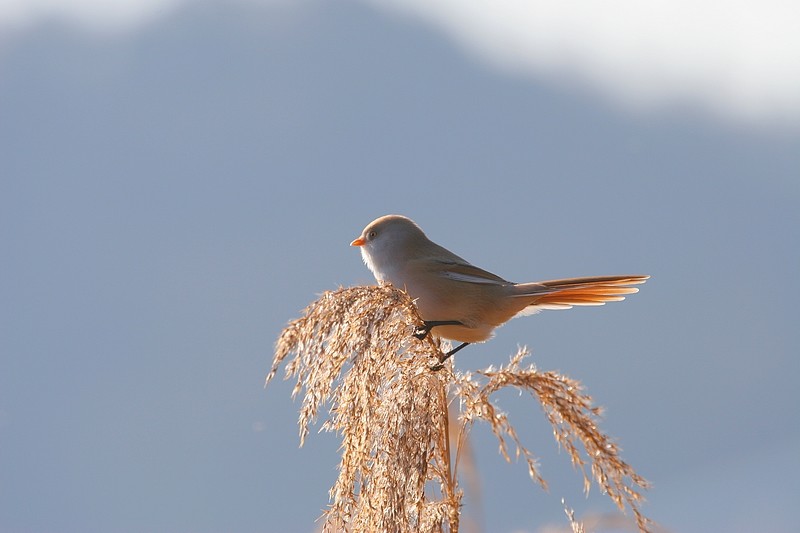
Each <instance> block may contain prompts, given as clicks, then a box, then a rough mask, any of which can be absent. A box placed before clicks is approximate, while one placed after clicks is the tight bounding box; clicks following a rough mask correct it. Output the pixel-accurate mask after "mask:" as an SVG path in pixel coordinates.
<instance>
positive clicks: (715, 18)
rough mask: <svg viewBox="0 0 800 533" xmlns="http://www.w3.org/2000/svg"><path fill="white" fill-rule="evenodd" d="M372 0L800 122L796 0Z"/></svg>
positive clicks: (104, 10)
mask: <svg viewBox="0 0 800 533" xmlns="http://www.w3.org/2000/svg"><path fill="white" fill-rule="evenodd" d="M183 1H184V0H0V29H2V28H3V27H8V26H23V25H26V24H28V23H30V22H31V21H34V20H36V19H38V18H39V17H42V16H51V17H52V16H54V17H60V18H66V19H68V20H72V21H75V22H79V23H82V24H84V25H87V26H89V27H94V28H96V29H119V28H130V27H134V26H135V25H136V24H138V23H141V22H143V21H147V20H149V19H150V18H151V17H154V16H158V15H160V14H163V13H165V12H168V11H169V10H171V9H173V8H174V7H175V6H176V5H178V4H180V3H182V2H183ZM242 1H244V0H242ZM250 1H253V2H259V1H261V2H269V1H272V2H274V1H275V0H250ZM367 1H368V2H369V3H370V4H372V5H376V6H380V7H384V8H390V9H391V10H392V11H393V12H395V13H397V12H400V13H405V14H411V15H414V16H416V17H419V18H421V19H423V20H426V21H429V22H430V23H432V24H434V25H435V26H438V27H440V28H442V30H443V31H446V32H447V33H449V34H450V35H452V36H453V37H454V38H455V39H456V40H457V41H458V42H460V43H462V44H463V45H465V46H466V47H467V48H468V49H469V50H470V51H472V52H473V53H475V54H477V55H479V56H481V57H482V58H484V59H485V60H487V61H489V62H491V63H492V64H494V65H498V66H501V67H503V68H508V69H513V70H515V71H519V72H524V73H530V74H532V75H535V76H539V77H562V78H567V79H572V80H578V81H581V82H583V83H584V84H586V85H588V86H590V87H594V88H598V89H600V90H602V91H604V92H605V93H607V94H608V95H609V96H610V97H612V98H614V99H615V100H618V101H620V102H622V103H623V104H625V105H628V106H633V107H637V108H659V107H663V106H666V105H670V104H672V103H680V104H689V105H694V106H698V107H700V108H702V109H708V110H711V111H713V112H717V113H720V114H723V115H725V116H728V117H734V118H744V119H749V120H765V121H777V122H787V123H792V124H797V123H800V30H798V28H800V2H798V1H797V0H749V1H745V0H727V1H725V2H720V1H717V0H605V1H587V0H584V1H575V0H367Z"/></svg>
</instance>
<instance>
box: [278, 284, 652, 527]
mask: <svg viewBox="0 0 800 533" xmlns="http://www.w3.org/2000/svg"><path fill="white" fill-rule="evenodd" d="M422 325H423V321H422V319H421V318H420V316H419V314H418V313H417V310H416V308H415V306H414V303H413V301H412V300H411V298H410V297H409V296H408V294H406V293H405V292H404V291H401V290H398V289H396V288H394V287H392V286H391V285H381V286H364V287H351V288H341V289H339V290H336V291H331V292H326V293H324V294H323V295H322V296H321V297H320V298H319V299H318V300H317V301H315V302H313V303H312V304H311V305H309V306H308V307H307V308H306V309H305V311H304V313H303V316H301V317H300V318H298V319H296V320H294V321H292V322H290V323H289V324H288V325H287V327H286V328H285V329H284V330H283V332H282V333H281V335H280V337H279V339H278V342H277V345H276V349H275V357H274V360H273V364H272V369H271V371H270V372H269V374H268V375H267V379H266V381H267V383H269V381H270V380H271V379H272V378H273V377H274V376H275V374H276V373H277V371H278V368H279V366H280V365H281V363H282V362H283V361H284V360H285V359H286V358H287V357H288V356H289V355H290V354H294V357H293V358H291V359H290V360H289V361H288V363H287V364H286V379H291V378H295V379H296V381H295V385H294V389H293V391H292V396H293V397H296V396H297V395H298V394H300V393H301V391H302V393H303V396H302V402H301V406H300V415H299V427H300V442H301V445H302V443H303V442H304V441H305V438H306V437H307V435H308V432H309V426H310V425H311V424H313V423H314V422H315V421H316V420H317V418H318V416H319V414H320V411H321V410H323V409H327V414H326V415H324V416H325V419H324V421H323V424H322V427H323V428H324V429H326V430H329V431H334V432H336V433H337V434H339V435H340V436H341V440H342V445H341V461H340V463H339V469H338V471H339V476H338V479H337V480H336V482H335V483H334V485H333V487H332V488H331V489H330V494H329V498H330V504H329V506H328V508H327V509H326V510H325V512H324V523H323V531H353V532H355V531H392V532H393V531H425V532H428V531H430V532H440V531H451V532H457V531H458V529H459V518H460V511H461V499H462V495H463V494H462V490H461V488H460V485H459V479H458V464H459V459H461V458H462V450H463V449H464V442H465V439H466V436H467V434H468V431H469V429H470V427H471V426H472V424H473V423H474V422H475V421H476V420H481V421H484V422H487V423H488V424H489V425H490V427H491V429H492V431H493V433H494V434H495V436H496V437H497V439H498V441H499V444H500V451H501V453H502V454H503V456H504V457H505V459H506V460H508V461H511V458H512V457H522V458H524V459H525V461H526V464H527V468H528V472H529V474H530V476H531V478H532V479H533V480H535V481H536V482H538V483H539V484H540V485H542V486H543V487H546V486H547V485H546V482H545V480H544V479H543V478H542V477H541V475H540V474H539V471H538V467H537V463H536V460H535V457H534V456H533V455H532V454H531V453H530V452H529V451H528V450H527V449H526V448H525V447H524V446H523V445H522V443H521V442H520V440H519V438H518V436H517V434H516V431H515V430H514V427H513V426H512V425H511V423H510V422H509V421H508V418H507V416H506V414H505V413H504V412H502V411H500V410H499V409H498V408H497V406H496V405H495V403H494V402H492V401H491V400H490V398H491V396H492V394H493V393H494V392H496V391H498V390H500V389H503V388H506V387H514V388H517V389H520V390H522V391H526V392H528V393H530V394H531V395H532V396H533V397H534V398H535V399H536V400H537V401H538V403H539V404H540V406H541V408H542V409H543V410H544V413H545V417H546V418H547V420H548V421H549V422H550V424H551V425H552V426H553V431H554V435H555V438H556V441H558V443H559V445H560V446H562V447H563V448H564V449H565V450H566V451H567V452H568V454H569V456H570V458H571V460H572V463H573V465H574V466H575V467H576V468H578V469H579V470H580V471H581V472H582V476H583V483H584V490H587V491H588V489H589V487H590V486H591V482H592V480H594V481H595V482H596V483H597V484H598V485H599V486H600V487H601V488H602V490H603V491H604V493H606V494H608V495H609V497H610V498H611V499H612V500H613V501H614V503H615V504H616V505H617V506H618V507H619V508H620V509H621V510H623V511H624V510H625V508H626V507H627V508H629V509H630V510H631V511H632V512H633V514H634V516H635V519H636V522H637V525H638V527H639V529H640V531H648V526H649V523H650V522H649V520H648V519H647V518H646V517H645V516H644V515H643V514H642V513H641V511H640V509H639V506H640V504H641V502H642V500H643V497H642V492H641V491H642V490H643V489H646V488H647V486H648V484H647V481H646V480H644V479H643V478H642V477H640V476H639V475H638V474H636V472H635V471H634V470H633V468H631V467H630V466H629V465H628V464H627V463H625V462H624V461H623V460H622V459H621V458H620V454H619V448H618V447H617V445H616V444H615V443H614V442H613V441H612V440H611V439H610V438H609V437H608V436H606V435H605V434H603V433H602V432H600V430H599V429H598V422H599V420H598V419H599V416H600V409H599V408H598V407H596V406H594V405H593V404H592V400H591V398H590V397H589V396H588V395H587V394H586V393H585V391H584V390H583V387H582V385H581V384H580V383H579V382H578V381H575V380H573V379H570V378H567V377H566V376H562V375H560V374H558V373H555V372H542V371H539V370H537V369H536V368H535V367H534V366H532V365H529V366H527V367H523V366H522V362H523V359H524V358H525V357H526V356H527V355H528V352H527V351H526V350H524V349H521V350H520V351H519V352H518V353H517V354H515V355H514V356H513V357H511V359H510V361H509V362H508V364H506V365H504V366H501V367H500V368H497V369H495V368H492V367H490V368H488V369H486V370H482V371H478V372H474V373H473V372H456V371H455V370H454V367H453V365H452V361H448V362H447V363H446V364H445V365H444V368H442V369H441V370H439V371H432V370H431V367H432V366H434V365H435V364H436V363H438V361H439V360H440V358H441V357H442V346H441V344H440V342H439V341H438V340H437V339H435V338H433V337H432V336H428V337H427V338H425V339H424V340H419V339H417V338H415V337H414V336H413V333H414V331H415V329H416V328H418V327H420V326H422ZM451 419H454V420H457V423H456V424H451V423H449V421H450V420H451ZM451 428H453V429H451ZM451 432H455V433H456V434H455V435H452V434H451ZM587 465H588V471H587ZM570 521H571V522H573V521H572V520H570ZM573 523H574V522H573Z"/></svg>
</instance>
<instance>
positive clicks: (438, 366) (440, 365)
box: [430, 342, 469, 372]
mask: <svg viewBox="0 0 800 533" xmlns="http://www.w3.org/2000/svg"><path fill="white" fill-rule="evenodd" d="M467 345H469V343H468V342H462V343H461V344H459V345H458V346H456V347H455V348H453V349H452V350H450V351H449V352H447V353H446V354H444V355H443V356H442V357H441V358H439V362H438V363H436V364H435V365H433V366H432V367H430V369H431V370H432V371H433V372H438V371H439V370H441V369H443V368H444V362H445V361H447V360H448V359H449V358H450V356H451V355H453V354H455V353H456V352H457V351H459V350H460V349H462V348H464V347H465V346H467Z"/></svg>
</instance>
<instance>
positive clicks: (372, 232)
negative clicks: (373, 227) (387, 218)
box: [367, 231, 378, 239]
mask: <svg viewBox="0 0 800 533" xmlns="http://www.w3.org/2000/svg"><path fill="white" fill-rule="evenodd" d="M377 234H378V232H376V231H370V232H369V233H368V234H367V238H369V239H374V238H375V235H377Z"/></svg>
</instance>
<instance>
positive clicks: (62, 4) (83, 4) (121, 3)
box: [0, 0, 182, 29]
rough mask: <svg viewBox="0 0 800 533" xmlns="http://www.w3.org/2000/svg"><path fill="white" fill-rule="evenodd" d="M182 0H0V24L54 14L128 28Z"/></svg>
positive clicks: (106, 26) (19, 24)
mask: <svg viewBox="0 0 800 533" xmlns="http://www.w3.org/2000/svg"><path fill="white" fill-rule="evenodd" d="M181 2H182V0H0V28H3V27H8V26H12V27H13V26H17V27H24V26H25V25H28V24H30V23H32V22H35V21H36V20H38V19H40V18H45V17H53V18H59V19H65V20H69V21H71V22H77V23H79V24H82V25H84V26H88V27H91V28H94V29H120V28H130V27H133V26H135V25H137V24H139V23H142V22H144V21H146V20H148V19H150V18H151V17H153V16H158V15H161V14H163V13H165V12H167V11H169V10H170V9H172V8H174V7H175V6H176V5H178V4H179V3H181Z"/></svg>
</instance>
